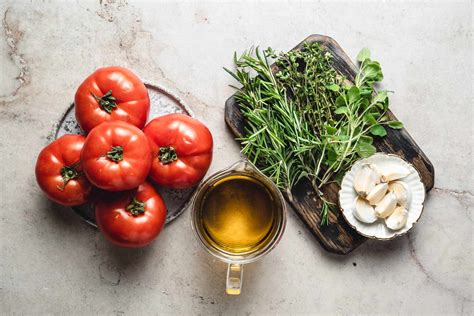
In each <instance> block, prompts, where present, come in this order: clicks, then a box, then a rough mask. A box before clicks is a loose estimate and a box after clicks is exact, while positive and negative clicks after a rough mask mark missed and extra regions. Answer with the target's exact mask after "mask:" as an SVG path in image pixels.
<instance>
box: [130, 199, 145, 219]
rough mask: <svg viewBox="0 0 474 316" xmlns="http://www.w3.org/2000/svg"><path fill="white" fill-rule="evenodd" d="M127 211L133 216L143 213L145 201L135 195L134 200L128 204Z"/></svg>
mask: <svg viewBox="0 0 474 316" xmlns="http://www.w3.org/2000/svg"><path fill="white" fill-rule="evenodd" d="M127 211H128V212H130V214H132V215H133V216H138V215H140V214H143V213H145V202H142V201H139V200H137V198H136V197H134V198H133V200H132V202H130V204H128V206H127Z"/></svg>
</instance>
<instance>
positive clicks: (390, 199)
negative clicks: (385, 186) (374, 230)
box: [375, 192, 397, 218]
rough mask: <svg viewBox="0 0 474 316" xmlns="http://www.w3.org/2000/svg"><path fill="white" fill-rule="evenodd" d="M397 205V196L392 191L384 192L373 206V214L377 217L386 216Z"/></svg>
mask: <svg viewBox="0 0 474 316" xmlns="http://www.w3.org/2000/svg"><path fill="white" fill-rule="evenodd" d="M396 206H397V196H396V195H395V193H393V192H389V193H388V194H386V195H385V196H384V197H383V199H382V200H381V201H380V202H379V203H378V204H377V206H376V207H375V215H376V216H377V217H379V218H386V217H388V216H390V214H392V212H393V210H395V207H396Z"/></svg>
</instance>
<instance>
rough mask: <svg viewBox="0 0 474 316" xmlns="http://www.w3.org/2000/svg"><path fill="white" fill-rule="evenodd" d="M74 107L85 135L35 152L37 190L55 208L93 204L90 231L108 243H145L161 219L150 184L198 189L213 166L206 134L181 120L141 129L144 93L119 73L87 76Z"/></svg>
mask: <svg viewBox="0 0 474 316" xmlns="http://www.w3.org/2000/svg"><path fill="white" fill-rule="evenodd" d="M74 103H75V114H76V119H77V122H78V123H79V125H80V126H81V128H82V129H83V130H84V132H85V133H86V136H83V135H64V136H62V137H60V138H58V139H57V140H55V141H53V142H52V143H51V144H49V145H48V146H46V147H45V148H44V149H43V150H42V151H41V152H40V154H39V156H38V159H37V162H36V170H35V172H36V180H37V182H38V185H39V186H40V188H41V189H42V190H43V192H44V193H45V194H46V195H47V197H48V198H49V199H51V200H53V201H54V202H56V203H59V204H62V205H66V206H74V205H80V204H84V203H86V202H91V203H93V205H94V207H95V212H96V214H95V215H96V221H97V225H98V227H99V229H100V230H101V231H102V233H103V234H104V236H105V237H106V238H107V239H108V240H110V241H111V242H112V243H114V244H117V245H119V246H123V247H142V246H145V245H147V244H149V243H150V242H151V241H152V240H154V239H155V238H156V237H157V236H158V234H159V233H160V231H161V230H162V228H163V226H164V224H165V220H166V206H165V203H164V201H163V199H162V198H161V196H160V195H159V194H158V192H157V191H156V190H155V188H154V186H153V185H151V183H150V182H151V181H152V182H155V183H156V184H157V185H161V186H164V187H168V188H174V189H184V188H189V187H192V186H195V185H196V184H197V183H199V181H201V180H202V178H203V177H204V175H205V174H206V172H207V170H208V169H209V166H210V164H211V161H212V147H213V140H212V135H211V133H210V132H209V129H208V128H207V127H206V126H205V125H203V124H202V123H201V122H199V121H198V120H196V119H194V118H191V117H189V116H187V115H184V114H169V115H164V116H160V117H157V118H155V119H153V120H152V121H150V122H149V123H148V124H146V122H147V119H148V113H149V110H150V100H149V97H148V92H147V89H146V87H145V85H144V84H143V82H142V81H141V80H140V78H138V77H137V76H136V75H135V74H134V73H133V72H131V71H130V70H128V69H125V68H121V67H105V68H100V69H98V70H96V71H95V72H94V73H92V74H91V75H90V76H89V77H88V78H86V80H85V81H84V82H83V83H82V84H81V85H80V86H79V88H78V89H77V92H76V96H75V102H74ZM94 188H96V189H95V190H94V192H97V194H94V197H93V198H92V197H91V196H92V194H91V192H92V191H93V189H94Z"/></svg>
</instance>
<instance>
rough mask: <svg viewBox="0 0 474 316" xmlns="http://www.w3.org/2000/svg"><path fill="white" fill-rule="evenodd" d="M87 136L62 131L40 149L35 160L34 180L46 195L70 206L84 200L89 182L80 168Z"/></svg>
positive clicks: (89, 187)
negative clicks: (64, 133) (63, 133)
mask: <svg viewBox="0 0 474 316" xmlns="http://www.w3.org/2000/svg"><path fill="white" fill-rule="evenodd" d="M85 140H86V138H85V137H84V136H81V135H64V136H62V137H60V138H58V139H57V140H55V141H54V142H52V143H51V144H49V145H48V146H46V147H45V148H43V150H42V151H41V152H40V154H39V156H38V159H37V161H36V168H35V173H36V181H37V182H38V185H39V186H40V188H41V189H42V190H43V191H44V193H45V194H46V195H47V196H48V198H49V199H51V200H53V201H54V202H56V203H59V204H62V205H67V206H73V205H80V204H83V203H85V202H86V201H87V199H88V198H89V194H90V192H91V188H92V186H91V184H90V182H89V181H88V180H87V178H86V177H85V175H84V174H83V172H82V166H81V161H80V156H81V150H82V147H83V145H84V141H85Z"/></svg>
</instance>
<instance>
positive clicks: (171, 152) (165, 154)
mask: <svg viewBox="0 0 474 316" xmlns="http://www.w3.org/2000/svg"><path fill="white" fill-rule="evenodd" d="M158 159H160V162H161V163H162V164H164V165H167V164H169V163H172V162H173V161H175V160H178V155H177V154H176V150H175V149H174V148H173V147H171V146H168V147H161V148H160V153H159V154H158Z"/></svg>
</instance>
